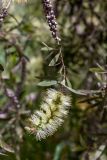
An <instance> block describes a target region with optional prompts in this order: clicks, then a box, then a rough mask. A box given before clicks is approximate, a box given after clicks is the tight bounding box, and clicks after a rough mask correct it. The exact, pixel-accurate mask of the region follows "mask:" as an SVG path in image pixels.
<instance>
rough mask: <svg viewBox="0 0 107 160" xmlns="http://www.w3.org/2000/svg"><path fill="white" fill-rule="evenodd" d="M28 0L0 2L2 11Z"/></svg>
mask: <svg viewBox="0 0 107 160" xmlns="http://www.w3.org/2000/svg"><path fill="white" fill-rule="evenodd" d="M27 1H28V0H0V9H2V8H5V9H8V8H9V7H10V5H11V3H12V2H17V3H26V2H27Z"/></svg>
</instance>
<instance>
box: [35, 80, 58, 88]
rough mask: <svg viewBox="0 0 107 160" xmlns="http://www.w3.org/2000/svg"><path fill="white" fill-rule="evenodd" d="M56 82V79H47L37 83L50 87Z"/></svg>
mask: <svg viewBox="0 0 107 160" xmlns="http://www.w3.org/2000/svg"><path fill="white" fill-rule="evenodd" d="M56 84H57V81H55V80H49V81H48V80H45V81H41V82H39V83H38V84H37V85H38V86H41V87H48V86H53V85H56Z"/></svg>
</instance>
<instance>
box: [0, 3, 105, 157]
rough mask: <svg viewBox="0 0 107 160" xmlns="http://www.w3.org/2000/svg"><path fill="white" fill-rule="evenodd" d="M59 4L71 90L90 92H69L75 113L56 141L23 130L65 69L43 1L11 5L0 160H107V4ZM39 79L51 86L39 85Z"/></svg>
mask: <svg viewBox="0 0 107 160" xmlns="http://www.w3.org/2000/svg"><path fill="white" fill-rule="evenodd" d="M53 5H54V9H55V14H56V18H57V21H58V24H59V26H58V27H59V31H60V34H61V39H62V41H61V45H62V53H63V56H64V63H65V66H66V71H67V80H68V81H67V82H68V87H73V88H75V89H84V90H86V91H87V92H88V93H89V94H86V95H87V96H80V95H78V94H75V93H72V92H70V94H72V107H71V108H70V113H69V116H68V117H67V119H66V121H65V123H64V125H63V126H62V127H60V128H59V130H58V131H57V132H56V133H55V134H54V135H53V136H51V137H49V138H47V139H46V140H42V141H40V142H39V141H36V138H35V136H34V135H29V134H28V133H27V132H26V131H25V129H24V127H25V126H26V124H27V121H26V119H27V118H28V117H29V116H30V115H31V113H33V111H34V110H35V109H37V108H39V104H40V103H41V97H42V94H43V93H42V92H45V90H46V89H47V88H48V87H49V86H51V84H52V85H53V84H54V85H56V81H59V80H61V79H62V77H61V76H60V74H59V66H60V65H56V66H54V65H53V63H54V62H53V60H55V61H56V59H55V58H57V59H58V58H59V57H58V53H56V52H57V44H56V43H55V41H54V39H52V37H51V33H50V31H49V27H48V25H47V23H46V19H45V16H44V12H43V8H42V3H41V1H39V0H36V1H34V0H31V1H29V2H28V3H27V4H26V5H24V4H23V5H22V4H13V5H11V8H10V10H9V15H8V17H6V19H5V21H4V23H3V25H2V27H1V28H0V65H1V66H0V71H1V72H0V78H1V81H0V87H1V90H0V143H1V144H0V146H1V148H0V160H41V159H43V158H44V160H100V159H101V160H106V159H107V156H106V153H107V147H106V146H107V140H106V136H107V118H106V114H107V109H106V108H107V100H106V92H107V91H106V83H107V81H106V72H107V71H106V62H105V60H106V52H107V44H106V43H107V1H103V2H102V0H93V1H91V0H59V1H57V0H54V1H53ZM53 52H55V55H57V57H54V55H53ZM50 62H51V63H50ZM48 65H49V66H48ZM3 70H4V71H3ZM50 80H51V82H50ZM41 81H47V82H46V83H45V85H44V83H43V82H42V85H41V83H39V82H41ZM38 83H39V84H38ZM50 83H51V84H50ZM37 84H38V85H37ZM90 90H99V91H100V92H99V93H98V94H90ZM102 92H103V93H102ZM12 95H13V96H12ZM15 95H17V96H16V99H13V97H14V96H15ZM17 98H18V99H17ZM89 157H90V159H89Z"/></svg>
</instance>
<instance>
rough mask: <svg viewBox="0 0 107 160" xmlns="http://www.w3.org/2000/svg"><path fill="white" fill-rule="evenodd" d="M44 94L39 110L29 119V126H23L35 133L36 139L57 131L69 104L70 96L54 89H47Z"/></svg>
mask: <svg viewBox="0 0 107 160" xmlns="http://www.w3.org/2000/svg"><path fill="white" fill-rule="evenodd" d="M46 94H47V95H46V97H44V99H43V103H42V104H41V107H40V110H37V111H35V113H34V114H33V115H32V116H31V118H30V119H29V121H30V125H31V126H29V127H25V129H26V130H27V131H29V132H30V133H33V134H35V135H36V139H37V140H41V139H45V138H46V137H48V136H50V135H53V134H54V132H55V131H57V129H58V127H59V126H61V125H62V123H63V122H64V118H65V117H66V116H67V115H68V112H69V106H70V105H71V98H70V96H67V95H64V94H63V93H61V92H59V91H56V90H55V89H49V90H48V91H47V93H46Z"/></svg>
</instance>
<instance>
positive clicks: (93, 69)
mask: <svg viewBox="0 0 107 160" xmlns="http://www.w3.org/2000/svg"><path fill="white" fill-rule="evenodd" d="M89 71H91V72H103V71H104V69H103V68H98V67H96V68H90V69H89Z"/></svg>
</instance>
